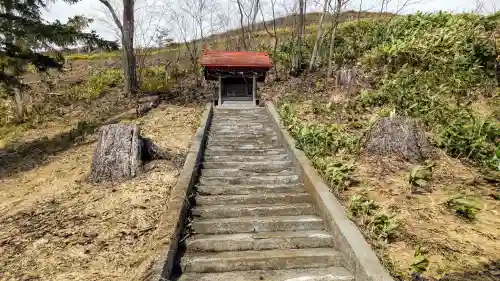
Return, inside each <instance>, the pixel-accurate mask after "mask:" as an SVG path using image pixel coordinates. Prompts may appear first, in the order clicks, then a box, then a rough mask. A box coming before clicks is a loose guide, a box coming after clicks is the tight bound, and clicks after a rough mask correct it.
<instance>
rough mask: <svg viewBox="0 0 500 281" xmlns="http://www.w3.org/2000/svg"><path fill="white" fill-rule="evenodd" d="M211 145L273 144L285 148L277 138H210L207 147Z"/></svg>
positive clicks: (258, 145) (259, 145)
mask: <svg viewBox="0 0 500 281" xmlns="http://www.w3.org/2000/svg"><path fill="white" fill-rule="evenodd" d="M211 146H224V147H250V146H256V147H259V148H262V146H272V147H274V148H283V144H281V143H280V142H279V141H278V140H277V139H276V140H271V139H253V140H238V139H227V138H226V139H218V140H213V139H210V140H208V141H207V147H211Z"/></svg>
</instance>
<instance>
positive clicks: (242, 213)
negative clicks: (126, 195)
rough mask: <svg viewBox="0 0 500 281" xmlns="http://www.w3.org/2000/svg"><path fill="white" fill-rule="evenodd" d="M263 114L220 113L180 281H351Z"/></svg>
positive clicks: (232, 110)
mask: <svg viewBox="0 0 500 281" xmlns="http://www.w3.org/2000/svg"><path fill="white" fill-rule="evenodd" d="M271 124H272V123H271V121H270V119H269V117H268V115H267V114H266V110H265V109H264V108H258V107H252V108H243V107H241V108H226V107H220V108H216V109H215V111H214V115H213V119H212V125H211V128H210V134H209V138H208V143H207V146H206V150H205V158H204V163H203V169H202V170H201V176H200V179H199V184H198V187H197V192H198V193H197V195H196V197H195V201H196V206H195V207H194V208H193V209H192V215H193V221H192V222H191V225H190V227H191V230H192V231H193V235H192V236H191V237H190V238H188V239H187V241H186V242H185V244H186V245H185V246H186V251H185V253H184V256H183V257H182V258H181V269H182V275H181V276H180V277H179V279H178V280H181V281H217V280H221V281H225V280H227V281H254V280H268V281H285V280H287V281H339V280H344V281H352V280H354V277H353V275H352V274H351V273H350V272H349V271H348V270H346V269H345V268H344V265H345V263H344V256H343V255H342V254H341V253H339V252H338V251H337V250H336V249H335V247H334V245H333V237H332V235H331V234H330V233H328V232H327V231H326V230H325V228H324V223H323V220H322V219H321V218H320V217H319V216H318V215H317V214H316V210H315V207H314V206H313V205H312V204H311V198H310V196H309V194H307V193H306V192H305V190H304V189H303V188H302V185H301V183H300V182H299V177H298V175H297V174H296V173H295V171H294V169H293V167H292V163H291V161H290V160H289V157H288V155H287V151H286V150H285V149H284V146H283V145H282V144H281V143H280V142H279V140H278V137H277V132H276V131H275V128H274V127H273V126H272V125H271Z"/></svg>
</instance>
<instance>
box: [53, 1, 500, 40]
mask: <svg viewBox="0 0 500 281" xmlns="http://www.w3.org/2000/svg"><path fill="white" fill-rule="evenodd" d="M113 1H115V2H113ZM113 1H110V2H111V3H120V2H121V0H113ZM191 1H192V0H191ZM211 1H215V2H218V3H219V6H218V8H216V9H215V13H222V14H225V16H226V17H227V20H228V21H229V22H226V23H224V24H222V26H221V28H223V29H224V28H228V27H233V28H234V27H236V26H237V25H238V13H237V10H234V6H233V10H232V11H228V10H229V9H230V8H229V7H231V5H234V3H235V0H211ZM246 1H251V0H246ZM276 1H277V3H278V4H277V8H276V9H277V10H278V11H277V14H279V15H284V14H286V13H287V12H286V11H287V10H288V11H290V9H291V8H292V7H293V5H294V3H295V2H296V1H294V0H276ZM360 1H363V2H362V3H363V10H372V11H378V10H380V4H378V3H379V2H380V0H352V1H351V4H350V5H349V7H348V8H347V9H353V10H357V9H358V7H359V3H360ZM398 1H400V2H404V1H405V0H392V4H391V5H390V7H389V9H388V10H389V11H396V10H398V8H397V2H398ZM413 1H414V2H420V3H419V4H414V5H411V6H409V7H407V8H405V9H404V10H403V11H402V12H404V13H413V12H416V11H422V12H436V11H439V10H443V11H451V12H464V11H473V10H475V7H476V4H475V2H476V1H474V0H413ZM187 2H188V1H187V0H137V2H136V8H137V7H138V8H139V9H138V11H137V12H136V16H135V17H136V21H137V23H136V25H137V26H139V27H138V29H141V30H145V31H143V32H140V31H141V30H138V31H136V35H139V34H153V33H154V30H155V29H156V28H158V27H160V28H168V29H170V30H172V33H175V34H172V37H174V38H175V39H177V40H179V39H180V35H179V34H177V33H176V32H175V29H176V26H177V25H176V24H177V23H178V22H179V19H178V18H177V19H176V20H174V19H173V17H172V15H171V12H168V11H169V10H175V11H180V9H174V7H177V6H178V5H184V3H187ZM307 2H308V4H307V5H308V10H309V11H320V10H321V5H320V4H317V3H320V2H323V1H322V0H308V1H307ZM332 2H333V1H332ZM482 2H483V3H484V9H483V12H485V13H488V12H492V11H494V10H500V0H482ZM261 3H263V5H266V3H269V1H268V0H261ZM146 4H147V5H146ZM222 9H225V10H226V11H225V12H221V11H222ZM119 13H120V12H119ZM75 15H83V16H85V17H89V18H94V19H95V21H94V23H92V25H91V29H94V30H96V31H97V33H98V34H100V35H101V36H103V37H104V38H106V39H117V37H116V36H117V35H116V31H115V29H114V25H113V23H112V22H111V21H110V20H106V18H109V17H107V16H106V15H105V9H104V8H103V6H102V5H101V4H100V2H99V0H82V1H81V2H79V3H77V4H74V5H68V4H65V3H64V2H62V1H57V0H56V3H52V4H50V6H49V9H48V10H47V11H45V12H44V16H45V18H46V19H47V20H49V21H53V20H60V21H62V22H65V21H66V20H67V19H68V18H69V17H73V16H75ZM184 16H185V15H184ZM118 17H119V18H121V14H119V15H118ZM266 17H268V15H266ZM267 19H269V18H267ZM260 20H261V15H259V16H258V21H260ZM193 32H195V31H191V32H188V33H191V34H192V33H193ZM195 33H196V32H195ZM205 33H210V32H209V31H205ZM191 36H192V37H195V35H191ZM150 37H151V36H150ZM137 41H141V42H143V43H142V44H141V45H144V44H148V43H144V42H145V41H148V42H149V41H151V40H150V39H147V38H143V39H141V38H138V39H137Z"/></svg>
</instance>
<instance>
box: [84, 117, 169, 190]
mask: <svg viewBox="0 0 500 281" xmlns="http://www.w3.org/2000/svg"><path fill="white" fill-rule="evenodd" d="M165 158H168V155H167V153H166V152H165V151H164V150H163V149H162V148H160V147H158V146H157V145H156V144H154V142H153V141H152V140H151V139H148V138H143V137H141V136H140V130H139V127H138V126H137V125H133V124H111V125H106V126H103V127H102V128H101V129H100V134H99V140H98V143H97V147H96V149H95V151H94V155H93V157H92V164H91V166H90V174H89V177H88V181H89V182H91V183H101V182H110V183H118V182H122V181H124V180H127V179H130V178H133V177H135V176H137V175H138V174H139V172H140V171H141V166H142V163H143V162H144V161H151V160H158V159H165Z"/></svg>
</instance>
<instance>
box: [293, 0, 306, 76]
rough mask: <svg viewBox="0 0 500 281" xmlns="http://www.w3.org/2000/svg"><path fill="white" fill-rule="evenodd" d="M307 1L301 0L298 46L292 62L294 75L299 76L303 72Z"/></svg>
mask: <svg viewBox="0 0 500 281" xmlns="http://www.w3.org/2000/svg"><path fill="white" fill-rule="evenodd" d="M304 1H305V0H299V24H298V25H297V46H296V52H295V56H294V58H293V62H292V74H293V75H299V74H300V72H301V70H302V35H303V33H304V17H305V11H304V9H305V4H304Z"/></svg>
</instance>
